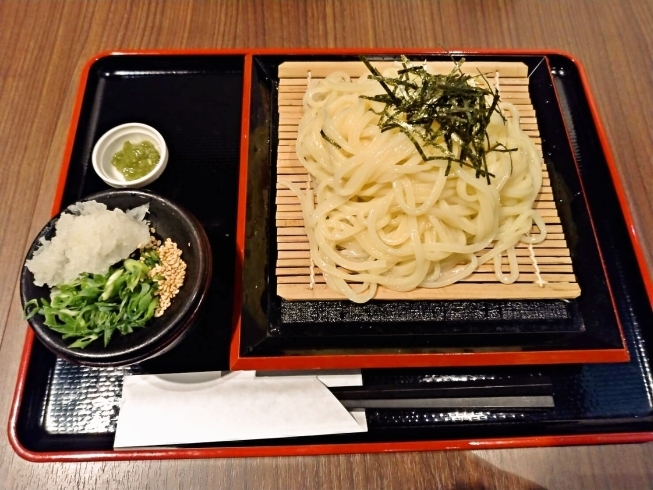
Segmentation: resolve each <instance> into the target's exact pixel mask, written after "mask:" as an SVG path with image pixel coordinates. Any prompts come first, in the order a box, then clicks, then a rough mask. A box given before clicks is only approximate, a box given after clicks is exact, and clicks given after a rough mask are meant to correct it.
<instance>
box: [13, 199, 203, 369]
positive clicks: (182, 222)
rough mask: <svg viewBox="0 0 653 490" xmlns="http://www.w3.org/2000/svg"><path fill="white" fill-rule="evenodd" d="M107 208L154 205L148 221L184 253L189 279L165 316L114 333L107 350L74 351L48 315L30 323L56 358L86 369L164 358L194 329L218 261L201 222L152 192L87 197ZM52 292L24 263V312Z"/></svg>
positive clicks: (95, 345) (50, 232)
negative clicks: (50, 324)
mask: <svg viewBox="0 0 653 490" xmlns="http://www.w3.org/2000/svg"><path fill="white" fill-rule="evenodd" d="M90 200H94V201H97V202H99V203H103V204H105V205H106V206H107V208H108V209H115V208H120V209H123V210H127V209H133V208H135V207H137V206H141V205H143V204H149V212H148V214H147V216H146V219H147V220H148V221H149V222H150V224H151V226H152V227H153V228H154V229H155V230H156V233H157V235H158V237H159V238H161V239H165V238H170V239H171V240H172V241H173V242H175V243H176V244H177V245H178V246H179V249H180V250H182V258H183V259H184V261H185V262H186V265H187V269H186V280H185V281H184V285H183V286H182V287H181V288H180V289H179V294H178V295H177V296H176V297H175V299H174V300H173V301H172V304H171V305H170V307H169V308H168V309H167V310H166V311H165V313H164V314H163V315H162V316H160V317H158V318H157V317H155V318H153V319H152V320H151V322H150V323H148V325H146V326H145V327H143V328H136V329H134V331H133V332H132V333H130V334H128V335H119V334H117V333H116V334H114V336H113V337H112V338H111V342H109V344H108V345H107V346H106V347H105V346H104V345H103V343H102V341H101V340H97V341H95V342H92V343H91V344H89V345H88V346H87V347H85V348H84V349H75V348H71V347H69V345H70V344H71V340H70V339H67V340H64V339H63V338H62V336H61V334H60V333H58V332H55V331H54V330H52V329H50V328H49V327H48V326H47V325H45V323H44V322H45V317H43V316H42V315H34V316H33V317H31V318H30V319H29V320H28V321H29V324H30V326H31V327H32V329H33V330H34V333H35V334H36V337H37V338H38V339H39V340H40V341H41V342H42V343H43V345H45V347H47V348H48V349H49V350H50V351H52V352H54V353H55V354H56V355H57V356H59V357H62V358H64V359H67V360H69V361H71V362H74V363H77V364H83V365H86V366H100V367H109V366H125V365H129V364H134V363H136V362H141V361H143V360H146V359H151V358H152V357H155V356H159V355H161V354H163V353H164V352H167V351H169V350H170V349H172V348H173V347H175V346H176V345H177V344H179V343H180V342H181V340H182V339H183V338H184V337H185V336H186V335H187V334H188V333H189V332H190V331H191V329H192V327H193V326H194V325H195V324H196V323H197V321H198V319H199V317H200V314H201V307H202V306H203V304H204V301H205V299H206V298H207V294H208V291H209V286H210V284H211V277H212V268H213V259H212V254H211V245H210V243H209V239H208V237H207V235H206V232H205V231H204V228H203V226H202V225H201V223H200V222H199V221H198V220H197V218H196V217H195V216H194V215H193V214H191V213H190V211H188V210H186V209H185V208H183V207H182V206H180V205H178V204H176V203H174V202H173V201H171V200H169V199H167V198H165V197H163V196H160V195H158V194H154V193H152V192H149V191H144V190H135V189H109V190H105V191H103V192H99V193H97V194H93V195H90V196H87V197H85V198H84V199H82V201H90ZM67 212H70V211H69V210H68V208H66V209H64V210H63V211H62V212H61V213H59V214H58V215H57V216H55V217H54V218H52V220H50V222H49V223H47V224H46V225H45V227H44V228H43V229H42V230H41V232H40V233H39V235H38V236H37V237H36V238H35V239H34V241H33V243H32V246H31V247H30V249H29V251H28V253H27V257H26V260H27V259H30V258H32V257H33V255H34V252H35V251H36V250H37V249H38V248H39V247H40V246H41V239H42V238H45V239H48V240H49V239H51V238H52V237H53V236H54V235H55V232H56V229H55V226H56V223H57V221H58V219H59V218H60V217H61V215H62V214H63V213H67ZM49 296H50V288H49V287H47V286H36V285H35V284H34V275H33V274H32V272H30V271H29V269H27V267H25V265H23V269H22V273H21V278H20V297H21V301H22V305H23V308H24V307H25V304H26V303H27V302H28V301H30V300H32V299H37V300H40V299H41V298H48V297H49Z"/></svg>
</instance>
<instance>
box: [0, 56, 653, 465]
mask: <svg viewBox="0 0 653 490" xmlns="http://www.w3.org/2000/svg"><path fill="white" fill-rule="evenodd" d="M442 52H443V51H442V50H439V51H438V50H434V51H425V50H423V49H397V48H389V49H381V48H373V49H370V48H360V49H358V48H349V49H267V48H266V49H197V50H186V49H161V50H116V51H113V50H110V51H104V52H101V53H98V54H96V55H95V56H93V57H92V58H90V59H89V60H88V61H87V62H86V64H85V65H84V67H83V69H82V74H81V79H80V83H79V87H78V91H77V95H76V98H75V103H74V106H73V112H72V120H71V124H70V129H69V132H68V137H67V140H66V146H65V150H64V158H63V163H62V166H61V170H60V173H59V180H58V183H57V188H56V191H55V197H54V200H53V205H52V211H51V215H52V216H54V215H56V214H57V212H58V211H59V209H60V207H61V201H62V198H63V191H64V188H65V184H66V175H67V172H68V167H69V164H70V157H71V154H72V148H73V144H74V140H75V134H76V132H77V125H78V121H79V115H80V112H81V106H82V101H83V98H84V91H85V89H86V82H87V79H88V74H89V71H90V69H91V66H92V65H93V63H95V62H96V61H98V60H99V59H101V58H104V57H107V56H117V55H241V56H244V57H245V73H244V77H245V76H246V75H251V57H252V56H254V55H257V54H270V55H293V54H294V55H297V54H324V55H329V54H331V55H333V54H352V55H353V54H376V53H387V54H441V53H442ZM451 52H452V53H454V54H496V55H497V56H501V55H534V56H538V55H541V56H547V55H562V56H566V57H567V58H568V59H570V60H571V61H572V62H573V63H574V64H575V65H576V66H577V67H578V71H579V73H580V77H581V83H582V85H583V89H584V91H585V94H586V97H587V99H588V103H589V105H590V110H591V112H592V117H593V119H594V123H595V125H596V128H597V132H598V135H599V138H600V141H601V146H602V150H603V152H604V154H605V157H606V161H607V164H608V167H609V170H610V173H611V176H612V179H613V182H614V185H615V189H616V192H617V197H618V199H619V203H620V205H621V209H622V212H623V214H624V219H625V221H626V224H627V226H628V231H629V234H630V238H631V241H632V243H633V248H634V250H635V255H636V258H637V262H638V265H639V269H640V272H641V273H642V277H643V280H644V285H645V288H646V291H647V295H648V297H649V300H650V302H651V305H652V306H653V279H652V278H651V277H650V276H649V275H648V272H647V264H646V259H645V255H644V251H643V248H642V246H641V243H640V241H639V237H638V235H637V231H636V229H635V224H634V220H633V218H632V213H631V211H630V208H629V206H628V201H627V199H626V193H625V191H624V188H623V185H622V183H621V179H620V177H619V173H618V171H617V168H616V164H615V162H614V158H613V156H612V152H611V151H610V147H609V145H608V143H607V136H606V134H605V129H604V128H603V125H602V123H601V120H600V118H599V117H598V110H597V106H596V102H595V101H594V98H593V96H592V92H591V91H590V87H589V82H588V80H587V75H586V73H585V69H584V68H583V66H582V64H581V63H580V62H579V61H578V60H577V59H576V58H575V57H574V56H573V55H571V54H569V53H566V52H563V51H559V50H480V49H462V50H451ZM248 67H249V68H248ZM247 70H249V72H248V71H247ZM244 83H245V89H248V88H249V85H250V81H249V79H248V78H245V80H244ZM243 97H244V99H247V100H246V101H245V100H244V104H243V111H244V110H245V103H246V104H247V109H249V94H248V93H247V92H246V91H244V92H243ZM247 119H248V118H247ZM248 120H249V119H248ZM241 130H242V140H241V168H240V172H241V174H240V176H241V177H242V173H243V172H245V173H246V172H247V167H246V163H247V161H246V159H247V148H248V147H247V144H248V143H247V138H248V128H247V127H246V124H245V121H244V120H243V124H242V128H241ZM243 158H244V159H245V168H243V164H242V163H243V161H242V160H243ZM243 189H244V190H245V191H246V180H245V182H243V180H242V178H241V180H240V184H239V206H240V205H241V196H242V195H243V192H242V191H243ZM245 195H246V192H245ZM242 219H243V222H242V223H241V222H240V220H241V213H239V216H238V220H239V227H238V229H239V230H241V228H242V232H243V234H242V235H241V234H240V233H239V234H238V236H237V245H238V247H239V251H240V253H241V258H242V251H243V249H244V248H243V247H244V226H241V225H244V216H243V217H242ZM235 333H239V332H238V331H237V332H235ZM235 337H236V335H234V337H233V338H232V346H231V347H232V352H233V346H234V343H233V342H234V340H235ZM622 339H623V332H622ZM34 340H35V337H34V333H33V332H32V330H31V329H29V328H28V329H27V333H26V336H25V343H24V346H23V352H22V356H21V360H20V365H19V370H18V378H17V381H16V388H15V390H14V397H13V400H12V404H11V411H10V414H9V420H8V430H7V435H8V438H9V443H10V444H11V446H12V448H13V449H14V451H16V454H18V455H19V456H20V457H21V458H23V459H25V460H28V461H32V462H66V461H70V462H74V461H77V462H79V461H124V460H138V459H141V460H150V459H199V458H219V457H220V458H221V457H234V458H235V457H255V456H298V455H326V454H353V453H372V452H376V453H382V452H400V451H433V450H449V449H454V450H465V449H466V450H471V449H501V448H504V449H506V448H524V447H549V446H574V445H588V444H626V443H642V442H650V441H653V432H618V433H609V434H582V435H560V436H524V437H508V438H490V439H461V440H446V441H411V442H375V443H349V444H317V445H315V444H313V445H308V444H307V445H292V446H275V445H273V444H270V445H265V446H251V447H229V448H224V447H223V448H220V447H209V448H196V449H190V448H179V449H133V450H125V451H59V452H38V451H32V450H30V449H27V448H26V447H25V446H23V444H22V443H21V442H20V440H19V437H18V416H19V412H20V406H21V402H22V397H23V394H24V390H25V382H26V377H27V371H28V368H29V362H30V358H31V353H32V346H33V343H34ZM604 352H605V351H604Z"/></svg>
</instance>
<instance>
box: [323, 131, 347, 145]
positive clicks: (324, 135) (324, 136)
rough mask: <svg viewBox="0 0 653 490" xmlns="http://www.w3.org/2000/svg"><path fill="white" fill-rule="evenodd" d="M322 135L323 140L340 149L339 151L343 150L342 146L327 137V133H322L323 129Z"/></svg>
mask: <svg viewBox="0 0 653 490" xmlns="http://www.w3.org/2000/svg"><path fill="white" fill-rule="evenodd" d="M320 134H321V135H322V138H324V139H325V140H326V141H327V142H328V143H330V144H332V145H333V146H335V147H336V148H338V149H339V150H342V146H340V145H339V144H338V143H336V142H335V141H333V140H332V139H331V138H329V137H328V136H327V135H326V133H325V132H324V131H322V130H321V129H320Z"/></svg>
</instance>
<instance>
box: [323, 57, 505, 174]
mask: <svg viewBox="0 0 653 490" xmlns="http://www.w3.org/2000/svg"><path fill="white" fill-rule="evenodd" d="M360 59H361V61H363V63H365V66H366V67H367V68H368V69H369V70H370V72H371V73H372V74H371V75H368V78H370V79H373V80H376V81H378V82H379V83H380V84H381V86H382V87H383V90H384V91H385V93H383V94H380V95H375V96H373V97H368V96H361V97H362V98H364V99H368V100H372V101H375V102H381V103H384V104H386V105H385V108H384V109H383V110H382V111H380V112H376V111H375V113H376V114H378V115H379V116H381V118H380V120H379V123H378V125H379V127H380V128H381V131H388V130H390V129H395V128H396V129H398V130H399V131H401V132H403V133H404V134H405V135H406V136H407V137H408V139H410V141H411V142H412V143H413V145H415V148H416V149H417V152H418V153H419V155H420V156H421V157H422V159H423V160H424V161H429V160H436V159H447V162H448V163H447V169H446V172H445V174H446V175H449V172H450V170H451V164H452V162H456V163H458V164H459V165H463V166H468V167H471V168H473V169H475V170H476V177H477V178H478V177H485V178H486V180H487V183H488V184H489V183H490V177H494V175H493V174H492V173H491V172H490V171H489V170H488V167H487V162H486V159H485V157H486V155H487V154H488V153H490V152H492V151H499V152H507V153H511V152H513V151H517V148H506V147H505V145H503V144H501V143H496V144H494V145H492V146H491V145H490V139H489V135H488V133H487V127H488V125H489V123H490V118H491V117H492V114H493V113H494V112H496V113H497V114H499V115H500V116H501V118H502V119H503V120H504V122H505V118H504V116H503V114H502V113H501V109H500V108H499V100H500V99H499V91H498V90H495V91H493V90H492V89H491V88H489V87H490V84H489V83H487V80H486V79H485V77H484V76H483V74H482V73H480V72H479V76H480V77H482V78H483V80H484V81H485V82H486V85H487V87H488V88H485V87H481V86H479V84H477V83H474V82H471V83H470V80H474V79H475V78H476V77H472V76H471V75H468V74H465V73H463V72H462V70H461V68H460V67H461V66H462V64H463V63H464V62H465V59H464V58H461V59H460V61H458V62H457V63H456V65H455V67H454V69H453V70H452V71H451V72H450V73H449V74H448V75H432V74H430V73H428V72H427V71H426V70H425V69H424V67H423V66H419V65H418V66H414V65H412V64H411V62H410V60H408V58H406V57H405V56H402V57H401V61H402V65H403V69H401V70H399V72H398V77H397V78H394V77H384V76H382V75H381V73H379V71H378V70H377V69H376V68H374V66H372V64H371V63H370V62H369V61H368V60H367V58H366V57H365V56H361V57H360ZM411 75H412V78H411ZM488 98H490V99H491V102H490V103H489V104H488V100H487V99H488ZM434 123H437V124H435V125H434ZM322 137H323V138H324V139H326V140H327V141H328V142H329V143H331V144H333V145H334V146H337V147H338V148H339V146H338V145H337V144H336V143H335V142H334V141H333V140H331V139H330V138H328V137H327V136H326V135H325V134H324V132H322ZM420 140H421V141H422V142H423V143H422V145H420V143H419V141H420ZM454 141H455V142H457V143H459V145H460V154H459V155H455V153H454V146H453V144H454ZM429 146H431V147H437V148H438V149H440V151H441V152H442V153H443V156H427V155H426V153H425V152H424V148H426V147H429ZM423 147H424V148H423ZM510 164H511V169H512V155H511V161H510Z"/></svg>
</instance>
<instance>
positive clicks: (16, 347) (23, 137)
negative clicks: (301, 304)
mask: <svg viewBox="0 0 653 490" xmlns="http://www.w3.org/2000/svg"><path fill="white" fill-rule="evenodd" d="M651 26H653V2H651V1H650V0H649V1H637V0H628V1H626V0H620V1H618V2H617V1H607V0H595V1H592V0H566V1H565V0H555V1H553V0H552V1H536V0H527V1H525V0H522V1H517V0H492V1H490V0H487V1H481V0H459V1H455V0H440V1H410V0H387V1H385V0H377V1H372V0H368V1H350V2H347V1H344V0H343V1H315V2H303V1H299V0H298V1H279V2H277V1H272V0H271V1H264V0H257V1H251V2H245V1H243V2H237V1H235V0H233V1H229V0H225V1H221V2H218V1H216V2H209V1H191V0H177V1H174V0H170V1H167V2H166V1H156V0H140V1H136V0H134V1H129V0H103V1H93V0H70V1H56V0H52V1H38V0H32V1H30V0H0V169H1V170H0V274H1V275H2V276H1V277H2V281H0V488H6V489H12V490H13V489H37V488H48V489H56V488H66V489H68V488H75V489H95V488H97V489H100V488H152V489H165V488H180V489H181V488H183V489H189V488H228V489H237V488H256V489H258V488H280V489H285V488H298V489H299V488H301V489H323V488H420V489H426V488H445V489H467V488H479V489H480V488H483V489H495V488H496V489H506V488H519V489H525V488H541V487H545V488H638V489H643V488H653V445H650V444H649V445H628V446H599V447H573V448H535V449H513V450H494V451H470V452H431V453H403V454H371V455H345V456H329V457H294V458H253V459H226V460H198V461H150V462H138V461H137V462H121V463H68V464H33V463H28V462H26V461H24V460H22V459H20V458H19V457H18V456H16V455H15V454H14V452H13V450H12V449H11V447H10V446H9V444H8V442H7V437H6V425H7V416H8V413H9V404H10V401H11V398H12V393H13V389H14V384H15V380H16V374H17V369H18V360H19V356H20V352H21V347H22V344H23V339H24V335H25V328H26V327H25V323H24V322H23V321H22V320H21V310H20V304H19V300H18V295H17V280H18V273H19V268H20V266H21V261H22V259H23V255H24V253H25V251H26V250H27V247H28V245H29V243H30V242H31V240H32V238H33V237H34V235H35V234H36V233H37V232H38V230H39V229H40V228H41V226H42V225H43V224H44V223H45V222H46V221H47V219H48V217H49V213H50V207H51V202H52V199H53V195H54V190H55V184H56V181H57V174H58V171H59V167H60V165H61V161H62V156H63V149H64V142H65V138H66V135H67V131H68V126H69V123H70V118H71V112H72V106H73V98H74V95H75V92H76V89H77V84H78V81H79V75H80V72H81V68H82V65H83V64H84V62H85V61H86V60H87V59H88V58H89V57H90V56H92V55H93V54H95V53H97V52H99V51H103V50H107V49H114V48H123V49H126V48H130V49H134V48H231V47H284V48H289V47H345V46H347V47H420V48H437V47H446V48H474V47H476V48H552V49H560V50H564V51H568V52H570V53H573V54H574V55H576V56H577V57H578V58H579V59H580V60H581V61H582V62H583V63H584V64H585V67H586V69H587V71H588V73H589V78H590V83H591V86H592V90H593V91H594V94H595V96H596V99H597V101H598V108H599V112H600V115H601V118H602V119H603V122H604V124H605V126H606V129H607V134H608V139H609V142H610V144H611V145H612V149H613V152H614V155H615V158H616V162H617V166H618V169H619V173H620V175H621V178H622V180H623V183H624V186H625V189H626V192H627V196H628V200H629V202H630V205H631V209H633V211H634V213H635V218H636V219H635V228H636V232H637V233H638V234H639V236H640V239H641V242H642V244H643V246H644V249H645V250H646V251H647V252H646V259H647V261H648V265H649V266H648V272H649V274H650V273H651V272H652V271H653V232H651V230H652V229H653V197H652V196H653V177H652V175H653V173H652V172H651V171H652V166H653V164H652V162H653V160H652V155H653V125H652V124H651V123H650V118H651V114H653V95H652V94H653V90H652V89H653V66H652V63H651V53H653V29H651Z"/></svg>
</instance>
